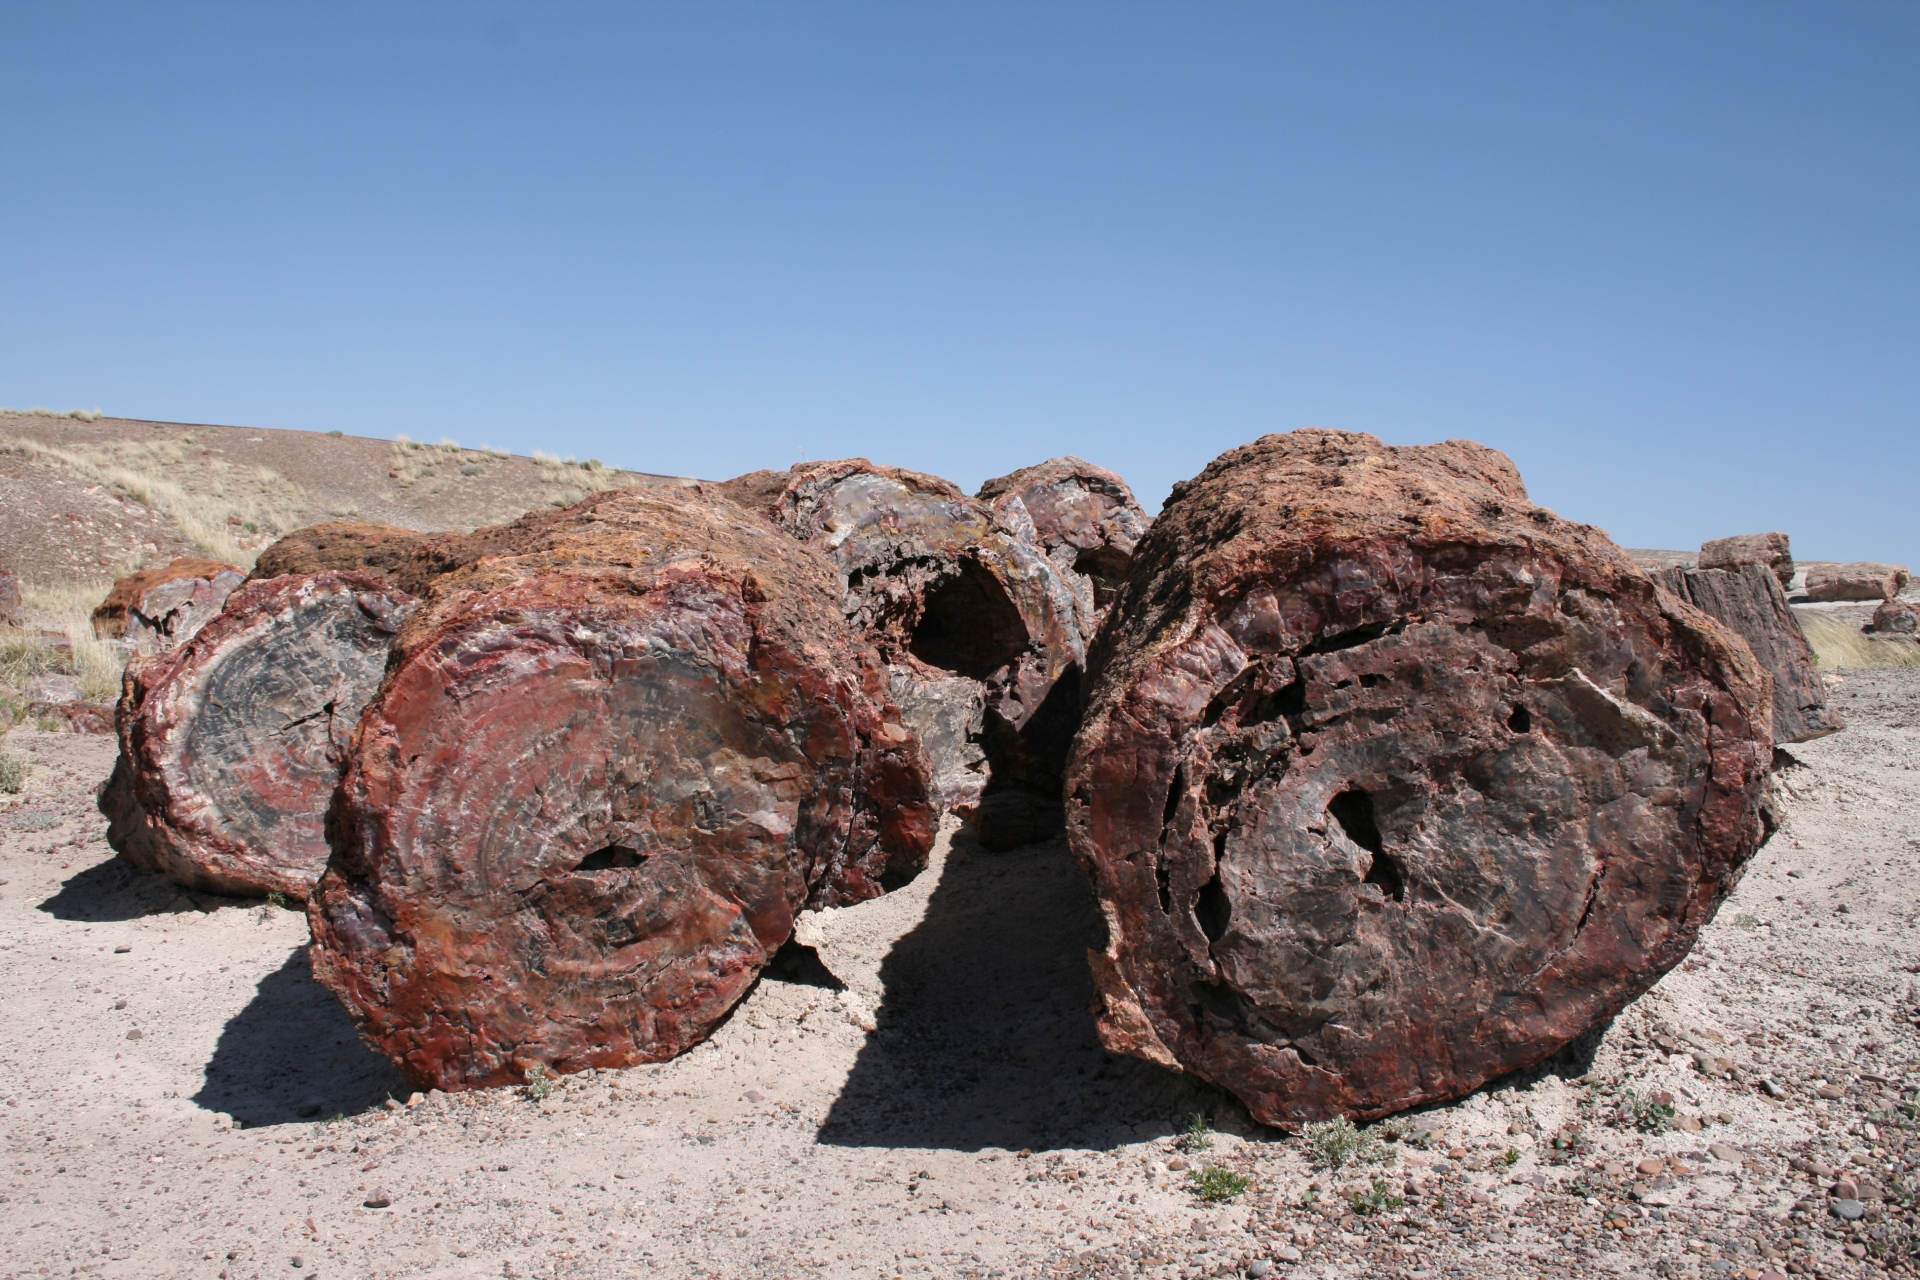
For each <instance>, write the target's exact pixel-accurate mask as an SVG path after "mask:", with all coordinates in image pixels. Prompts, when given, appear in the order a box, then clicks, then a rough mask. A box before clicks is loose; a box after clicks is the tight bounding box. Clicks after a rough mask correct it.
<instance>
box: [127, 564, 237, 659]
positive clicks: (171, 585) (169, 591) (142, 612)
mask: <svg viewBox="0 0 1920 1280" xmlns="http://www.w3.org/2000/svg"><path fill="white" fill-rule="evenodd" d="M246 578H247V575H246V574H245V573H243V572H242V571H241V570H240V569H239V568H238V567H237V566H235V565H230V564H223V563H221V562H220V561H218V560H195V559H189V558H186V557H182V558H181V559H178V560H175V561H173V562H172V563H171V564H168V565H165V566H163V567H160V568H154V569H142V570H141V571H140V572H139V573H134V574H129V575H127V576H126V577H124V578H121V579H120V580H119V581H118V582H115V583H114V584H113V590H111V591H109V592H108V593H107V598H106V600H104V601H103V602H102V603H101V605H100V607H99V608H97V609H95V610H94V611H93V633H94V634H95V635H97V636H99V637H100V638H101V639H103V640H120V639H126V640H131V641H132V642H133V644H134V647H135V648H136V649H138V650H139V651H140V652H142V653H157V652H164V651H166V650H168V649H175V648H178V647H179V646H180V645H182V644H185V643H186V642H187V641H188V640H190V639H192V638H193V635H194V633H195V632H197V631H199V630H200V628H201V627H204V626H205V625H206V624H207V623H208V622H210V621H211V620H212V619H213V618H214V617H215V616H217V615H218V614H219V612H220V607H221V606H222V605H224V604H225V603H226V601H227V597H228V596H229V595H231V594H232V593H233V589H234V588H235V587H237V586H239V585H240V584H241V583H242V582H245V581H246Z"/></svg>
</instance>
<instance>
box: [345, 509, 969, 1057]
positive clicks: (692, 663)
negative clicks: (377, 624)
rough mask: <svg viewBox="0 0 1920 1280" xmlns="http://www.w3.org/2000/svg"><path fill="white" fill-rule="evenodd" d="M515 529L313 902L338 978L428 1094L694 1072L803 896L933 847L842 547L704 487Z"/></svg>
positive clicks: (373, 750) (355, 791)
mask: <svg viewBox="0 0 1920 1280" xmlns="http://www.w3.org/2000/svg"><path fill="white" fill-rule="evenodd" d="M517 523H518V522H517ZM501 539H502V543H503V545H506V544H509V543H511V544H513V546H514V554H509V555H499V556H491V557H487V558H485V559H482V560H479V561H477V562H475V563H473V564H470V565H468V566H467V567H466V568H465V569H463V570H461V571H459V572H457V573H455V574H450V575H447V576H445V577H442V578H440V579H438V580H437V581H436V582H435V583H434V585H433V588H432V592H431V595H430V596H429V598H428V600H427V601H426V603H425V604H424V605H423V607H422V608H421V609H420V610H419V612H418V613H417V614H415V615H414V616H413V618H412V619H411V620H410V621H409V622H408V623H407V625H406V626H405V628H404V629H403V630H402V632H401V634H400V636H399V638H398V640H397V642H396V644H395V647H394V654H393V661H392V665H391V667H390V671H389V674H388V676H387V679H386V681H385V683H384V684H383V685H382V686H381V688H380V691H379V693H378V695H377V697H375V699H374V700H373V701H372V703H370V704H369V706H368V707H367V710H366V712H365V715H364V716H363V718H362V722H361V725H360V728H359V731H358V733H357V735H356V737H355V739H354V745H353V749H352V753H351V765H350V769H349V772H348V774H347V776H346V779H345V780H344V782H343V783H342V786H341V789H340V794H339V799H338V800H337V802H336V806H335V814H336V818H337V822H338V827H337V835H336V839H335V853H334V857H333V861H332V863H331V865H330V866H329V868H328V870H327V873H326V875H325V876H324V877H323V878H322V879H321V881H320V884H319V886H318V889H317V890H316V892H315V894H314V896H313V898H312V899H311V900H310V902H309V907H308V915H309V919H310V921H311V923H312V926H313V934H314V944H315V945H314V948H313V951H312V961H313V968H314V973H315V976H316V977H318V978H319V979H320V981H321V982H323V983H324V984H325V985H327V986H328V987H329V988H330V989H331V990H332V991H333V992H334V993H335V994H336V995H337V996H338V997H339V998H340V999H341V1001H342V1003H343V1004H345V1005H346V1007H347V1009H348V1010H349V1012H350V1013H351V1014H352V1015H353V1017H354V1019H355V1020H356V1022H357V1023H358V1024H359V1026H360V1028H361V1031H362V1034H363V1035H365V1036H366V1038H367V1039H368V1040H369V1041H370V1042H371V1043H373V1044H375V1045H377V1046H378V1047H379V1048H381V1049H382V1050H383V1051H385V1052H386V1053H387V1054H388V1055H389V1056H390V1057H391V1058H392V1059H393V1060H394V1062H395V1063H397V1064H398V1065H399V1066H400V1068H401V1069H402V1070H403V1071H404V1072H406V1073H407V1075H408V1076H409V1077H411V1078H412V1079H413V1080H414V1081H415V1082H416V1083H418V1084H420V1085H421V1086H422V1087H425V1086H428V1085H431V1086H434V1087H437V1088H441V1089H466V1088H472V1087H475V1086H482V1085H502V1084H511V1083H517V1082H519V1081H521V1080H523V1079H529V1078H531V1076H530V1073H531V1074H532V1076H538V1075H539V1074H540V1072H544V1071H549V1070H550V1071H554V1072H563V1073H564V1072H572V1071H578V1070H580V1069H582V1068H585V1067H589V1066H628V1065H632V1064H634V1063H638V1062H647V1061H661V1060H665V1059H667V1058H671V1057H673V1056H674V1055H676V1054H678V1053H681V1052H682V1051H684V1050H686V1049H687V1048H689V1047H691V1046H692V1045H694V1044H697V1043H698V1042H699V1041H701V1040H702V1039H703V1038H705V1036H706V1035H707V1033H708V1031H709V1030H710V1029H711V1028H712V1027H713V1025H714V1024H715V1023H716V1022H717V1021H718V1020H719V1019H720V1018H721V1017H723V1016H724V1015H725V1014H726V1012H727V1010H728V1009H730V1008H731V1007H732V1006H733V1004H734V1002H735V1001H736V1000H738V999H739V998H740V996H741V995H742V994H743V993H744V992H745V991H746V990H747V989H748V988H749V987H750V986H751V985H752V983H753V981H754V979H755V977H756V976H757V975H758V974H759V972H760V970H761V969H762V967H763V966H765V964H766V963H767V961H768V959H769V957H771V956H772V955H773V953H774V952H775V950H776V949H777V948H779V947H780V945H781V944H782V943H784V942H785V941H786V940H787V939H788V937H789V936H790V935H791V934H792V932H793V925H794V918H795V915H796V913H797V912H799V911H800V910H801V909H802V908H803V907H805V906H809V905H812V906H827V905H839V904H843V903H848V902H854V901H858V900H860V899H863V898H868V897H872V896H874V895H876V894H878V893H880V892H882V891H883V889H884V888H885V887H886V886H888V885H889V884H893V883H898V882H900V881H901V880H904V879H906V878H910V877H911V876H912V875H913V874H915V873H916V872H917V871H918V870H919V869H920V868H921V867H922V866H923V865H924V864H925V860H926V857H927V854H928V851H929V849H930V847H931V844H932V834H933V814H932V811H931V808H930V806H929V804H928V801H927V782H926V772H925V767H924V765H923V764H922V762H921V756H920V752H919V748H918V745H917V743H916V741H915V738H914V735H913V734H912V732H910V731H909V730H908V729H907V728H906V726H905V725H904V724H903V723H902V722H901V719H900V713H899V712H898V710H897V709H896V708H895V706H894V705H893V704H892V703H891V702H890V701H889V699H888V696H887V673H886V671H885V668H884V667H883V666H882V664H881V663H880V661H879V659H878V657H877V655H876V654H875V653H874V652H873V651H872V650H871V649H870V648H869V647H867V646H865V645H862V644H861V643H859V641H858V638H857V637H856V636H854V635H852V634H850V633H849V630H848V628H847V626H846V623H845V619H844V617H843V616H842V613H841V609H840V597H841V585H840V584H839V583H838V582H837V581H836V580H835V577H834V573H833V570H832V568H831V566H829V565H828V564H827V562H826V561H825V560H823V559H822V558H821V557H819V556H818V555H816V554H814V553H813V552H811V551H809V550H807V549H806V548H805V547H803V546H801V545H800V544H799V543H797V542H795V541H793V540H792V539H789V538H786V537H784V536H782V535H781V534H780V533H778V532H777V531H775V530H774V529H772V528H770V527H768V525H767V524H766V523H765V522H764V521H762V520H760V519H759V518H757V517H756V516H754V515H753V514H751V513H749V512H747V511H745V510H742V509H740V508H738V507H736V506H734V505H733V504H732V503H729V502H727V501H725V500H722V499H719V498H717V497H714V496H709V495H705V494H702V493H701V492H699V491H698V490H694V489H665V488H662V489H654V490H633V491H625V492H613V493H608V494H602V495H599V496H597V497H594V498H592V499H589V500H587V501H586V502H583V503H580V504H578V505H577V506H576V507H573V508H571V509H569V510H567V511H564V512H560V513H557V514H556V515H554V516H545V515H543V516H542V517H541V518H540V519H539V520H530V521H528V522H526V523H524V524H521V526H520V529H519V532H518V533H517V534H514V535H512V536H510V537H509V536H508V535H504V534H503V535H501ZM536 1068H537V1070H536Z"/></svg>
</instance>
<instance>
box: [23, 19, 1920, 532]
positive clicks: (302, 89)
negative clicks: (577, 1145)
mask: <svg viewBox="0 0 1920 1280" xmlns="http://www.w3.org/2000/svg"><path fill="white" fill-rule="evenodd" d="M0 58H4V65H5V66H6V67H7V77H6V85H5V89H4V92H0V172H4V173H5V174H6V182H5V187H4V192H5V194H4V195H0V303H3V304H4V305H0V404H9V405H14V406H16V407H24V406H26V405H29V404H39V405H48V406H52V407H58V408H66V407H70V406H81V407H94V406H99V407H102V408H105V409H106V410H108V411H109V412H112V413H116V414H123V415H127V416H138V417H152V418H164V419H171V420H180V421H196V422H229V423H240V424H246V425H254V426H275V427H295V428H308V429H315V430H329V429H333V428H340V429H343V430H346V431H349V432H352V433H356V434H366V435H382V436H391V435H394V434H398V433H402V432H404V433H406V434H409V435H412V436H414V437H415V438H425V439H437V438H439V437H441V436H450V437H452V438H454V439H456V440H459V441H461V442H462V443H465V444H476V445H477V444H480V443H483V442H484V443H490V444H494V445H497V446H502V447H508V448H512V449H514V450H516V451H519V452H529V451H531V450H533V449H535V448H544V449H547V450H550V451H555V452H561V453H574V454H578V455H579V456H581V457H587V456H598V457H601V458H604V459H606V460H607V461H609V462H614V463H618V464H621V465H625V466H630V467H635V468H641V469H645V470H653V471H664V472H670V473H675V474H693V475H702V476H709V477H725V476H729V475H733V474H736V473H738V472H741V471H746V470H750V469H753V468H755V467H760V466H775V467H781V466H786V465H788V464H790V463H792V462H796V461H799V460H800V459H801V458H802V457H807V458H831V457H841V456H847V455H852V454H864V455H867V456H869V457H872V458H874V459H876V460H878V461H884V462H890V463H895V464H898V465H902V466H910V467H916V468H920V469H923V470H928V471H933V472H936V473H939V474H942V475H945V476H948V477H949V478H951V479H954V480H956V481H959V482H960V483H962V484H964V485H966V486H967V487H969V488H972V487H974V486H975V485H977V484H978V483H979V482H980V481H981V480H983V479H985V478H987V477H988V476H992V475H996V474H999V473H1001V472H1004V471H1008V470H1011V469H1013V468H1014V467H1016V466H1020V465H1023V464H1025V463H1028V462H1033V461H1037V460H1039V459H1041V458H1043V457H1047V456H1050V455H1053V454H1059V453H1077V454H1080V455H1081V456H1083V457H1086V458H1090V459H1092V460H1094V461H1097V462H1101V463H1103V464H1105V465H1107V466H1110V467H1113V468H1114V469H1116V470H1118V471H1120V472H1121V473H1122V474H1124V475H1126V476H1127V477H1128V478H1129V479H1130V480H1131V481H1132V482H1133V483H1134V485H1135V487H1136V488H1137V489H1138V490H1139V492H1140V495H1141V497H1142V499H1143V500H1144V501H1145V502H1146V503H1147V504H1148V506H1149V507H1150V508H1153V507H1157V505H1158V504H1159V502H1160V500H1161V499H1162V498H1163V497H1164V496H1165V494H1166V492H1167V488H1168V486H1169V485H1170V484H1171V483H1172V482H1173V481H1175V480H1178V479H1181V478H1184V477H1186V476H1190V475H1192V474H1193V473H1195V472H1197V471H1198V470H1199V469H1200V468H1201V467H1202V466H1204V465H1205V464H1206V463H1207V461H1208V460H1209V459H1211V458H1212V457H1213V456H1215V455H1216V454H1217V453H1219V452H1221V451H1222V450H1224V449H1227V448H1230V447H1232V446H1234V445H1236V444H1240V443H1243V442H1245V441H1248V440H1251V439H1253V438H1255V437H1257V436H1259V435H1261V434H1262V433H1264V432H1268V431H1284V430H1290V429H1293V428H1295V427H1300V426H1309V425H1319V426H1328V427H1341V428H1346V429H1352V430H1363V431H1372V432H1375V433H1377V434H1379V435H1380V436H1382V437H1384V438H1385V439H1387V440H1388V441H1390V442H1394V443H1419V442H1425V441H1431V440H1438V439H1444V438H1447V437H1455V436H1465V437H1469V438H1472V439H1476V440H1480V441H1482V442H1483V443H1486V444H1490V445H1494V446H1496V447H1498V448H1501V449H1505V450H1506V451H1507V452H1509V453H1510V454H1511V455H1512V456H1513V457H1514V459H1515V460H1516V461H1517V462H1518V463H1519V465H1520V467H1521V469H1522V472H1523V473H1524V474H1525V476H1526V477H1527V480H1528V483H1529V486H1530V488H1531V490H1532V492H1533V495H1534V497H1535V499H1536V500H1537V501H1540V502H1543V503H1545V504H1546V505H1549V506H1552V507H1554V508H1555V509H1557V510H1559V511H1560V512H1561V513H1562V514H1563V515H1567V516H1569V517H1572V518H1575V519H1580V520H1586V521H1590V522H1592V523H1595V524H1599V525H1601V526H1603V527H1605V528H1607V529H1608V530H1610V531H1611V532H1612V533H1613V534H1614V535H1615V536H1616V537H1617V538H1618V539H1619V540H1621V541H1622V542H1624V543H1627V544H1629V545H1636V546H1671V547H1688V546H1693V545H1696V544H1698V543H1699V542H1700V541H1701V540H1702V539H1703V538H1708V537H1715V536H1720V535H1723V534H1729V533H1737V532H1749V531H1757V530H1761V529H1769V528H1783V529H1786V530H1787V531H1788V532H1790V533H1791V534H1792V535H1793V538H1794V549H1795V552H1796V553H1797V554H1798V555H1799V556H1801V557H1802V558H1826V559H1856V558H1872V559H1894V560H1899V561H1902V562H1906V563H1913V564H1916V566H1920V518H1916V514H1915V506H1914V501H1913V492H1914V483H1915V479H1916V471H1917V468H1920V443H1916V441H1917V440H1920V367H1917V365H1916V353H1920V342H1917V341H1916V339H1920V269H1917V268H1920V235H1916V229H1920V172H1917V166H1916V159H1917V157H1916V142H1917V141H1920V75H1916V74H1915V71H1914V69H1915V68H1916V67H1920V6H1915V5H1912V4H1886V5H1862V4H1847V3H1825V4H1820V5H1809V4H1803V3H1797V4H1788V5H1772V4H1765V3H1740V4H1732V3H1726V4H1699V3H1692V4H1689V3H1674V4H1659V5H1656V4H1651V3H1646V4H1552V5H1542V4H1537V3H1525V4H1513V5H1496V4H1472V3H1450V4H1445V5H1434V4H1366V3H1352V4H1347V3H1342V4H1331V3H1329V4H1323V5H1315V6H1307V5H1286V4H1278V3H1271V2H1267V3H1259V4H1236V3H1213V4H1207V5H1174V4H1150V5H1135V4H1124V3H1101V4H1086V5H1077V4H1047V3H1030V2H1029V3H1019V4H1005V5H1000V4H989V3H974V4H946V5H927V4H916V5H909V4H902V3H893V4H860V3H852V2H845V3H834V4H830V5H828V4H804V3H788V4H765V5H738V4H734V5H729V4H720V3H715V4H686V3H682V4H662V5H642V4H617V5H616V4H608V5H592V4H568V5H561V4H552V5H543V6H514V5H508V4H495V3H484V2H482V3H471V4H458V5H456V4H431V5H429V4H415V5H405V4H402V5H392V4H381V5H356V4H348V3H329V4H318V3H309V4H296V3H287V4H272V5H259V4H245V5H234V6H205V5H193V4H170V5H147V4H142V5H124V6H122V5H108V4H85V3H76V4H51V3H49V4H26V3H15V4H9V5H6V6H4V7H0Z"/></svg>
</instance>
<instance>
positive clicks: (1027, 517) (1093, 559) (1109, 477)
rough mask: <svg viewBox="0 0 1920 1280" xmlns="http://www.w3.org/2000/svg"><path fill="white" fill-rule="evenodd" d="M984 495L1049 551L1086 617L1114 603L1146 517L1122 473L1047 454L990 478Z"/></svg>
mask: <svg viewBox="0 0 1920 1280" xmlns="http://www.w3.org/2000/svg"><path fill="white" fill-rule="evenodd" d="M979 498H980V501H982V502H984V503H986V504H987V505H988V506H990V507H992V508H993V510H994V513H995V514H996V515H998V516H999V517H1000V518H1001V519H1002V520H1004V521H1005V522H1006V523H1007V524H1008V525H1009V526H1011V527H1012V528H1014V529H1015V530H1017V531H1020V532H1022V533H1024V534H1025V535H1026V536H1027V538H1028V539H1029V540H1030V541H1032V542H1035V543H1037V544H1038V545H1039V546H1040V547H1041V548H1042V549H1043V550H1045V551H1046V553H1047V558H1048V559H1049V560H1051V561H1053V563H1054V564H1055V565H1056V566H1057V567H1058V568H1059V569H1060V571H1061V572H1062V573H1063V574H1065V575H1066V578H1067V581H1068V582H1070V583H1072V584H1073V586H1074V588H1075V590H1076V591H1077V592H1078V593H1079V595H1080V603H1081V609H1082V612H1083V613H1084V614H1085V615H1086V616H1088V617H1094V616H1096V615H1097V614H1098V613H1099V612H1100V611H1103V610H1105V609H1106V607H1107V605H1109V604H1110V603H1112V601H1113V595H1114V592H1116V591H1118V590H1119V589H1120V582H1121V580H1122V579H1124V578H1125V577H1126V576H1127V564H1128V562H1129V561H1130V560H1131V559H1132V558H1133V548H1134V546H1135V544H1137V543H1138V542H1139V541H1140V535H1142V534H1144V533H1145V532H1146V531H1147V525H1148V523H1149V522H1148V520H1147V513H1146V512H1144V511H1142V510H1141V509H1140V504H1139V503H1138V502H1136V501H1134V497H1133V490H1131V489H1129V488H1128V487H1127V482H1126V481H1125V480H1122V479H1121V478H1120V477H1119V476H1117V475H1115V474H1114V473H1113V472H1111V471H1108V470H1107V469H1106V468H1104V467H1096V466H1094V465H1093V464H1092V463H1091V462H1086V461H1083V460H1082V459H1079V458H1049V459H1048V460H1047V461H1045V462H1042V463H1040V464H1039V465H1038V466H1032V467H1022V468H1021V469H1020V470H1018V471H1015V472H1013V473H1012V474H1011V475H1004V476H1001V477H999V478H998V479H995V480H989V481H987V482H986V483H985V484H983V485H981V486H980V493H979Z"/></svg>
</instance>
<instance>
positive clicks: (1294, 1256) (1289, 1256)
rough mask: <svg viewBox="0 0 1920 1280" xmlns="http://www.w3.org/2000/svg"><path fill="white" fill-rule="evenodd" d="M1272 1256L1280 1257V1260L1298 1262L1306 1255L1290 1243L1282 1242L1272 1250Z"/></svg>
mask: <svg viewBox="0 0 1920 1280" xmlns="http://www.w3.org/2000/svg"><path fill="white" fill-rule="evenodd" d="M1273 1256H1274V1257H1276V1258H1278V1259H1280V1261H1282V1262H1298V1261H1300V1259H1301V1258H1304V1257H1305V1256H1306V1255H1305V1254H1303V1253H1301V1252H1300V1251H1299V1250H1298V1249H1296V1248H1294V1247H1293V1246H1292V1245H1290V1244H1283V1245H1281V1246H1280V1247H1279V1248H1278V1249H1275V1250H1274V1251H1273Z"/></svg>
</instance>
